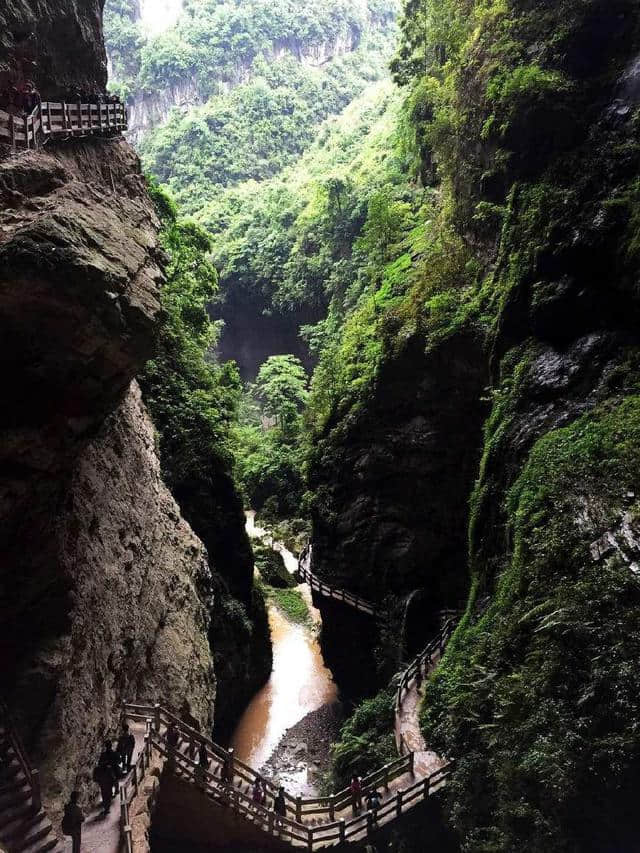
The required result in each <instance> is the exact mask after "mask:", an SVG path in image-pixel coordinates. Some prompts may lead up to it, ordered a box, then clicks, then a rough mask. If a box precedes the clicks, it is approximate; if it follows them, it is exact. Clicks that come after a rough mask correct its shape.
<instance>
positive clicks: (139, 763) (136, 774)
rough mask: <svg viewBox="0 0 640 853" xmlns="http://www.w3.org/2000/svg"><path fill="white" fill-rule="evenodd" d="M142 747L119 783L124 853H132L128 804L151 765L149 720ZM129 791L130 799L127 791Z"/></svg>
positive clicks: (121, 838)
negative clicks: (128, 771)
mask: <svg viewBox="0 0 640 853" xmlns="http://www.w3.org/2000/svg"><path fill="white" fill-rule="evenodd" d="M145 723H146V730H145V735H144V747H143V748H142V749H141V750H140V753H139V755H138V757H137V758H136V761H135V763H134V765H133V769H132V771H131V773H130V774H129V776H128V777H127V778H126V779H125V780H124V782H121V783H120V786H119V796H120V842H121V846H122V847H123V848H124V851H125V853H133V829H132V827H131V821H130V819H129V803H130V802H132V800H133V799H134V797H136V796H137V795H138V790H139V786H140V783H141V782H142V781H143V779H144V777H145V774H146V772H147V770H148V769H149V765H150V764H151V718H150V717H148V718H147V719H146V721H145ZM130 790H131V797H129V791H130Z"/></svg>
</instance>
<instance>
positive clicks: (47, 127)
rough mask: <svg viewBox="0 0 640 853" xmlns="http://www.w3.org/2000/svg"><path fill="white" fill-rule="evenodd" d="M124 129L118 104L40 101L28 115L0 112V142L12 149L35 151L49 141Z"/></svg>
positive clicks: (123, 115)
mask: <svg viewBox="0 0 640 853" xmlns="http://www.w3.org/2000/svg"><path fill="white" fill-rule="evenodd" d="M126 129H127V110H126V108H125V106H124V104H121V103H113V104H112V103H86V104H83V103H68V102H66V101H43V102H42V103H40V104H38V105H37V106H36V108H35V109H34V110H33V111H32V112H31V113H29V115H24V116H22V115H20V116H19V115H14V114H12V113H8V112H5V111H4V110H0V143H4V144H5V145H10V146H11V147H12V148H13V149H30V148H38V147H40V146H41V145H44V144H45V143H46V142H48V141H49V140H51V139H61V140H63V139H70V138H71V137H76V136H113V135H114V134H120V133H122V132H123V131H125V130H126Z"/></svg>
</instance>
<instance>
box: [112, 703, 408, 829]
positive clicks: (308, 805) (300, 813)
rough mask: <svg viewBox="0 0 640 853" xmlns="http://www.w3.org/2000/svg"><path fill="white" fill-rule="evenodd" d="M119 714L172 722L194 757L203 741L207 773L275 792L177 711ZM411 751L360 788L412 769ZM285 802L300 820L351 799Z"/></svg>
mask: <svg viewBox="0 0 640 853" xmlns="http://www.w3.org/2000/svg"><path fill="white" fill-rule="evenodd" d="M123 716H124V717H126V718H127V719H130V720H143V721H145V722H146V721H147V720H148V719H149V720H152V721H153V726H152V728H153V732H155V733H158V732H161V731H163V730H165V731H166V728H167V726H169V725H170V724H171V723H174V724H175V725H176V727H177V728H178V731H179V733H180V735H181V737H182V741H183V745H184V747H185V750H186V752H187V753H188V755H191V756H195V755H197V753H198V750H199V749H200V745H201V744H204V745H205V747H206V750H207V755H208V758H209V762H210V764H209V766H210V767H212V768H213V770H212V771H210V775H212V776H214V777H215V778H217V779H218V780H219V779H220V778H221V776H222V769H223V767H226V768H227V769H228V774H229V778H231V779H233V778H234V777H238V779H240V780H241V782H244V783H246V784H247V785H248V786H249V787H251V786H252V785H253V783H254V782H255V781H256V780H259V781H260V782H262V783H264V785H265V787H266V791H267V795H268V796H269V797H270V798H271V799H275V797H276V795H277V793H278V786H277V785H274V783H273V782H272V781H271V780H270V779H268V778H266V777H264V776H261V775H260V774H259V773H258V772H256V771H255V770H254V769H253V768H252V767H250V766H249V765H248V764H245V763H244V762H243V761H240V760H239V759H238V758H236V757H235V755H234V753H233V750H232V749H231V750H227V749H225V748H224V747H222V746H219V744H217V743H215V742H214V741H212V740H210V739H209V738H207V737H206V736H205V735H203V734H202V733H201V732H198V731H196V730H195V729H193V728H192V727H191V726H189V725H188V724H187V723H185V722H184V721H183V720H181V719H180V717H179V716H178V715H177V714H174V713H173V712H172V711H170V710H169V709H167V708H165V707H164V706H162V705H158V704H154V705H150V704H149V705H141V704H131V703H126V704H125V705H124V711H123ZM413 762H414V756H413V753H408V754H407V755H404V756H402V757H401V758H397V759H394V760H393V761H391V762H389V763H388V764H386V765H384V767H381V768H379V769H378V770H376V771H374V772H373V773H371V774H370V775H369V776H366V777H365V778H364V779H363V780H362V786H363V789H365V790H366V789H367V788H371V787H373V786H375V785H379V784H384V785H385V786H387V785H388V784H389V783H390V782H392V781H393V780H394V779H397V778H398V777H400V776H402V775H403V774H404V773H407V772H410V773H411V772H413ZM285 800H286V805H287V814H290V815H291V817H292V819H295V820H297V821H301V820H302V819H304V818H315V817H324V816H326V815H328V816H329V819H331V820H333V817H334V815H335V814H336V813H338V812H339V811H341V810H342V809H343V808H345V807H346V806H347V805H349V803H350V802H351V793H350V791H349V789H348V788H344V789H343V790H341V791H338V792H337V793H335V794H330V795H329V796H326V797H294V796H292V795H291V794H288V793H285Z"/></svg>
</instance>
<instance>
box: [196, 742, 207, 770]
mask: <svg viewBox="0 0 640 853" xmlns="http://www.w3.org/2000/svg"><path fill="white" fill-rule="evenodd" d="M198 766H199V767H204V769H205V770H208V768H209V753H208V752H207V745H206V743H205V742H204V741H201V742H200V749H199V750H198Z"/></svg>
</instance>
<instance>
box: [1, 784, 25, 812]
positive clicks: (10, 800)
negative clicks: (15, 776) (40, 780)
mask: <svg viewBox="0 0 640 853" xmlns="http://www.w3.org/2000/svg"><path fill="white" fill-rule="evenodd" d="M30 799H31V788H30V787H29V786H28V785H27V784H24V785H23V786H22V787H21V788H16V789H14V790H13V791H8V792H7V793H5V794H2V796H0V812H3V811H4V810H5V809H8V808H11V807H12V806H18V805H20V803H26V802H28V801H29V800H30Z"/></svg>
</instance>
